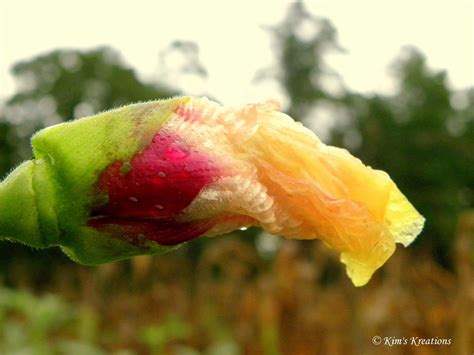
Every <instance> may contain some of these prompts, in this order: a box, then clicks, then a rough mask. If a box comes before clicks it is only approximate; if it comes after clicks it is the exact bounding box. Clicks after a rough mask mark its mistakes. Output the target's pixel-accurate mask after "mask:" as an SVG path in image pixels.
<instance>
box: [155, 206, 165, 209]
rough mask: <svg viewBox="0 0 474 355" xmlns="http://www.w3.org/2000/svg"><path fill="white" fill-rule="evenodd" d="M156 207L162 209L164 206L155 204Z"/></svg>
mask: <svg viewBox="0 0 474 355" xmlns="http://www.w3.org/2000/svg"><path fill="white" fill-rule="evenodd" d="M155 207H156V208H158V209H159V210H162V209H163V208H164V207H163V206H162V205H155Z"/></svg>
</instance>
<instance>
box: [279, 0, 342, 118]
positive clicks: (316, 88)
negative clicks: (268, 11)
mask: <svg viewBox="0 0 474 355" xmlns="http://www.w3.org/2000/svg"><path fill="white" fill-rule="evenodd" d="M270 30H271V32H272V34H273V35H274V40H275V42H276V43H275V44H276V48H275V49H276V56H277V59H278V63H279V68H278V72H277V74H276V77H277V80H278V81H279V83H280V85H281V86H282V88H283V89H284V91H285V92H286V95H287V97H288V98H289V100H290V103H289V108H288V114H289V115H290V116H292V117H294V118H296V119H303V118H304V117H305V116H306V115H307V114H308V113H309V111H310V110H311V109H312V108H314V105H315V104H316V103H318V102H320V101H332V100H334V94H335V93H334V91H340V90H341V89H342V83H341V82H340V80H339V76H338V75H337V73H336V72H334V71H333V70H331V69H330V67H329V66H328V64H327V63H326V59H325V56H326V55H327V54H329V53H334V52H336V53H337V52H343V49H342V48H341V46H340V45H339V44H338V40H337V32H336V29H335V28H334V26H333V25H332V24H331V22H330V21H329V20H327V19H325V18H322V17H317V16H314V15H312V14H311V13H309V12H308V11H307V10H306V8H305V7H304V5H303V3H302V2H301V1H298V2H295V3H294V4H292V5H291V6H290V8H289V10H288V13H287V16H286V18H285V20H284V21H283V22H282V23H281V24H279V25H278V26H276V27H274V28H271V29H270Z"/></svg>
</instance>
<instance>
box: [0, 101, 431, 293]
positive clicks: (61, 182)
mask: <svg viewBox="0 0 474 355" xmlns="http://www.w3.org/2000/svg"><path fill="white" fill-rule="evenodd" d="M32 145H33V148H34V154H35V159H34V160H32V161H29V162H26V163H24V164H22V165H20V166H19V167H18V168H17V169H16V170H15V171H14V172H13V173H12V174H11V175H10V176H9V177H7V179H6V180H5V181H4V182H2V183H1V184H0V211H2V215H1V217H0V234H1V235H5V236H7V237H9V238H10V239H14V240H18V241H21V242H23V243H26V244H28V245H32V246H36V247H47V246H53V245H60V246H61V247H62V248H63V249H64V250H65V252H66V253H67V254H68V255H70V256H71V257H72V258H73V259H75V260H77V261H79V262H82V263H85V264H97V263H102V262H108V261H112V260H117V259H121V258H126V257H129V256H133V255H138V254H155V253H158V252H163V251H166V250H169V249H170V248H172V247H173V246H175V245H179V244H181V243H183V242H186V241H189V240H192V239H194V238H197V237H200V236H214V235H219V234H224V233H227V232H231V231H233V230H236V229H240V228H243V227H248V226H258V227H261V228H263V229H264V230H266V231H267V232H269V233H272V234H276V235H280V236H283V237H286V238H293V239H316V238H319V239H321V240H323V241H324V242H325V243H326V244H327V245H329V246H330V247H332V248H334V249H336V250H338V251H339V252H340V253H341V261H342V262H343V263H344V264H346V267H347V272H348V275H349V276H350V277H351V279H352V280H353V282H354V284H355V285H363V284H365V283H366V282H367V281H368V280H369V279H370V277H371V275H372V274H373V272H374V271H375V270H376V269H377V268H379V267H380V266H381V265H382V264H383V263H384V262H385V261H386V260H387V259H388V258H389V257H390V255H391V254H392V253H393V251H394V250H395V243H402V244H404V245H405V246H406V245H408V244H409V243H411V241H413V239H414V238H415V237H416V236H417V235H418V233H419V232H420V231H421V229H422V227H423V222H424V219H423V217H421V216H420V215H419V214H418V212H417V211H416V210H415V209H414V208H413V206H412V205H411V204H410V203H409V202H408V200H407V199H406V198H405V197H404V196H403V195H402V193H401V192H400V191H399V190H398V189H397V187H396V185H395V184H394V183H393V182H392V180H391V179H390V177H389V176H388V175H387V174H386V173H384V172H381V171H378V170H373V169H371V168H370V167H367V166H365V165H363V164H362V163H361V162H360V160H358V159H356V158H354V157H353V156H351V155H350V154H349V153H348V152H347V151H346V150H343V149H339V148H335V147H330V146H326V145H325V144H323V143H322V142H321V141H320V140H319V139H318V138H317V137H316V136H315V135H314V133H312V132H311V131H310V130H308V129H306V128H304V127H303V126H302V125H301V124H300V123H296V122H295V121H293V120H292V119H291V118H290V117H289V116H287V115H285V114H283V113H280V112H278V104H277V103H275V102H272V101H269V102H264V103H261V104H251V105H245V106H242V107H239V108H226V107H222V106H220V105H218V104H217V103H214V102H212V101H209V100H207V99H205V98H202V99H200V98H174V99H170V100H165V101H156V102H148V103H141V104H136V105H130V106H127V107H123V108H120V109H117V110H113V111H108V112H104V113H101V114H98V115H96V116H92V117H88V118H83V119H80V120H76V121H72V122H68V123H64V124H60V125H57V126H53V127H50V128H47V129H44V130H42V131H40V132H38V133H37V134H36V135H35V136H34V137H33V139H32ZM3 211H5V212H3Z"/></svg>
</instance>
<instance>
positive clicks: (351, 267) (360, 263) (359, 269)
mask: <svg viewBox="0 0 474 355" xmlns="http://www.w3.org/2000/svg"><path fill="white" fill-rule="evenodd" d="M394 251H395V243H390V244H383V245H382V244H380V245H377V246H376V247H375V248H374V249H373V250H371V251H368V252H366V253H357V254H355V253H341V258H340V259H341V262H342V263H343V264H344V265H346V273H347V276H349V278H350V279H351V281H352V283H353V284H354V286H356V287H359V286H364V285H365V284H366V283H367V282H369V280H370V278H371V277H372V275H373V274H374V272H375V271H376V270H377V269H378V268H380V267H381V266H382V265H383V264H384V263H385V262H386V261H387V260H388V258H390V256H392V254H393V252H394Z"/></svg>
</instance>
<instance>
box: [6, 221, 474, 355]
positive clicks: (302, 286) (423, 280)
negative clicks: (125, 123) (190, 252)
mask: <svg viewBox="0 0 474 355" xmlns="http://www.w3.org/2000/svg"><path fill="white" fill-rule="evenodd" d="M473 232H474V217H473V214H465V215H464V217H462V218H461V219H460V222H459V227H458V232H457V235H456V242H455V246H456V248H455V251H454V252H455V255H454V259H455V260H456V265H455V270H453V271H447V270H446V269H444V268H442V267H440V266H439V264H437V263H436V262H435V260H434V258H433V257H432V256H431V255H428V254H423V253H422V252H421V251H419V250H417V249H414V248H409V249H406V250H405V249H403V248H399V249H398V250H397V251H396V253H395V254H394V256H393V257H392V258H391V259H390V261H389V262H388V263H387V264H386V265H385V266H384V267H383V269H381V270H380V271H378V272H377V273H376V275H375V276H374V278H373V279H372V280H371V282H370V283H369V284H368V285H367V286H365V287H362V288H355V287H353V286H352V284H351V283H350V281H349V279H348V278H347V277H346V276H345V275H344V271H343V267H342V266H341V265H340V264H339V262H338V260H337V258H336V257H335V255H334V254H333V253H332V252H330V251H329V250H328V249H327V248H326V247H324V246H323V245H322V244H321V243H318V242H297V241H284V242H283V243H282V244H281V245H280V247H279V248H278V250H277V251H276V253H275V255H274V256H273V257H272V258H269V259H265V258H262V256H261V255H259V254H258V252H257V249H256V248H254V247H253V246H250V245H249V244H247V243H245V242H243V241H242V240H241V239H239V238H236V237H233V236H226V237H218V238H216V239H214V240H213V242H212V243H209V245H208V246H207V247H206V249H205V250H204V252H203V253H202V255H201V257H200V258H199V260H197V261H196V262H195V263H193V262H191V261H190V260H189V258H187V257H185V256H184V255H182V254H180V253H176V252H175V253H169V254H165V255H161V256H158V257H148V256H143V257H137V258H134V259H132V260H129V261H123V262H117V263H112V264H107V265H103V266H100V267H97V268H88V267H81V266H77V265H74V264H72V263H71V264H67V265H66V266H65V267H64V268H63V269H62V270H60V272H54V273H52V278H51V279H50V280H49V281H48V282H47V283H46V284H44V285H42V287H41V289H42V291H41V292H42V293H43V292H46V291H47V292H53V293H55V294H57V295H60V296H61V297H62V298H63V299H66V300H68V301H69V302H72V303H73V304H74V307H76V308H77V309H79V310H81V312H82V313H84V314H88V315H89V316H90V317H92V321H91V320H89V322H90V324H95V328H94V327H88V328H90V329H89V331H90V332H96V334H95V335H92V336H93V337H95V339H96V341H97V342H98V343H99V344H100V345H101V346H103V347H104V348H105V349H108V351H117V350H120V349H133V350H134V351H135V352H137V353H142V354H149V353H152V352H155V353H165V354H175V353H178V352H177V350H176V349H178V346H182V345H183V344H184V345H186V346H188V347H190V348H192V349H196V350H199V351H204V349H207V348H209V346H210V345H211V344H213V343H216V342H218V341H221V340H226V341H231V342H233V343H234V344H237V345H238V348H239V349H240V352H241V353H242V354H249V355H259V354H272V355H273V354H292V355H293V354H294V355H306V354H379V353H383V352H387V353H390V354H470V351H471V352H472V349H474V344H473V339H474V315H473V310H474V284H473V282H472V281H473V275H474V274H473V264H472V259H471V258H472V256H473V254H472V250H473V240H474V238H473ZM12 272H13V274H11V277H12V279H15V280H16V283H17V286H18V287H20V288H30V289H31V283H30V280H28V277H27V275H28V272H25V270H21V269H20V268H18V269H16V270H12ZM15 273H16V274H15ZM170 322H171V323H170ZM173 322H174V323H173ZM170 324H175V325H174V326H173V325H170ZM176 324H178V325H177V326H176ZM167 327H168V328H170V329H171V328H172V329H174V330H171V331H169V330H166V329H168V328H167ZM173 327H174V328H173ZM176 327H177V329H178V330H176ZM146 329H148V330H149V332H150V333H149V334H151V335H150V337H151V339H153V337H158V338H159V337H164V338H165V339H163V341H162V343H160V344H152V343H153V340H152V341H151V343H150V339H148V341H147V340H146V339H145V338H144V334H146V331H147V330H146ZM150 329H151V331H150ZM153 332H155V333H153ZM158 333H159V334H158ZM157 334H158V335H157ZM163 334H165V335H163ZM375 335H380V336H382V337H385V336H394V337H398V338H402V337H407V338H409V337H413V336H417V337H421V338H436V337H437V338H447V339H449V338H450V339H452V344H451V345H450V346H418V347H417V346H393V347H389V346H387V345H379V346H375V345H373V344H372V342H371V339H372V337H373V336H375ZM145 337H146V336H145ZM160 339H161V338H160Z"/></svg>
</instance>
